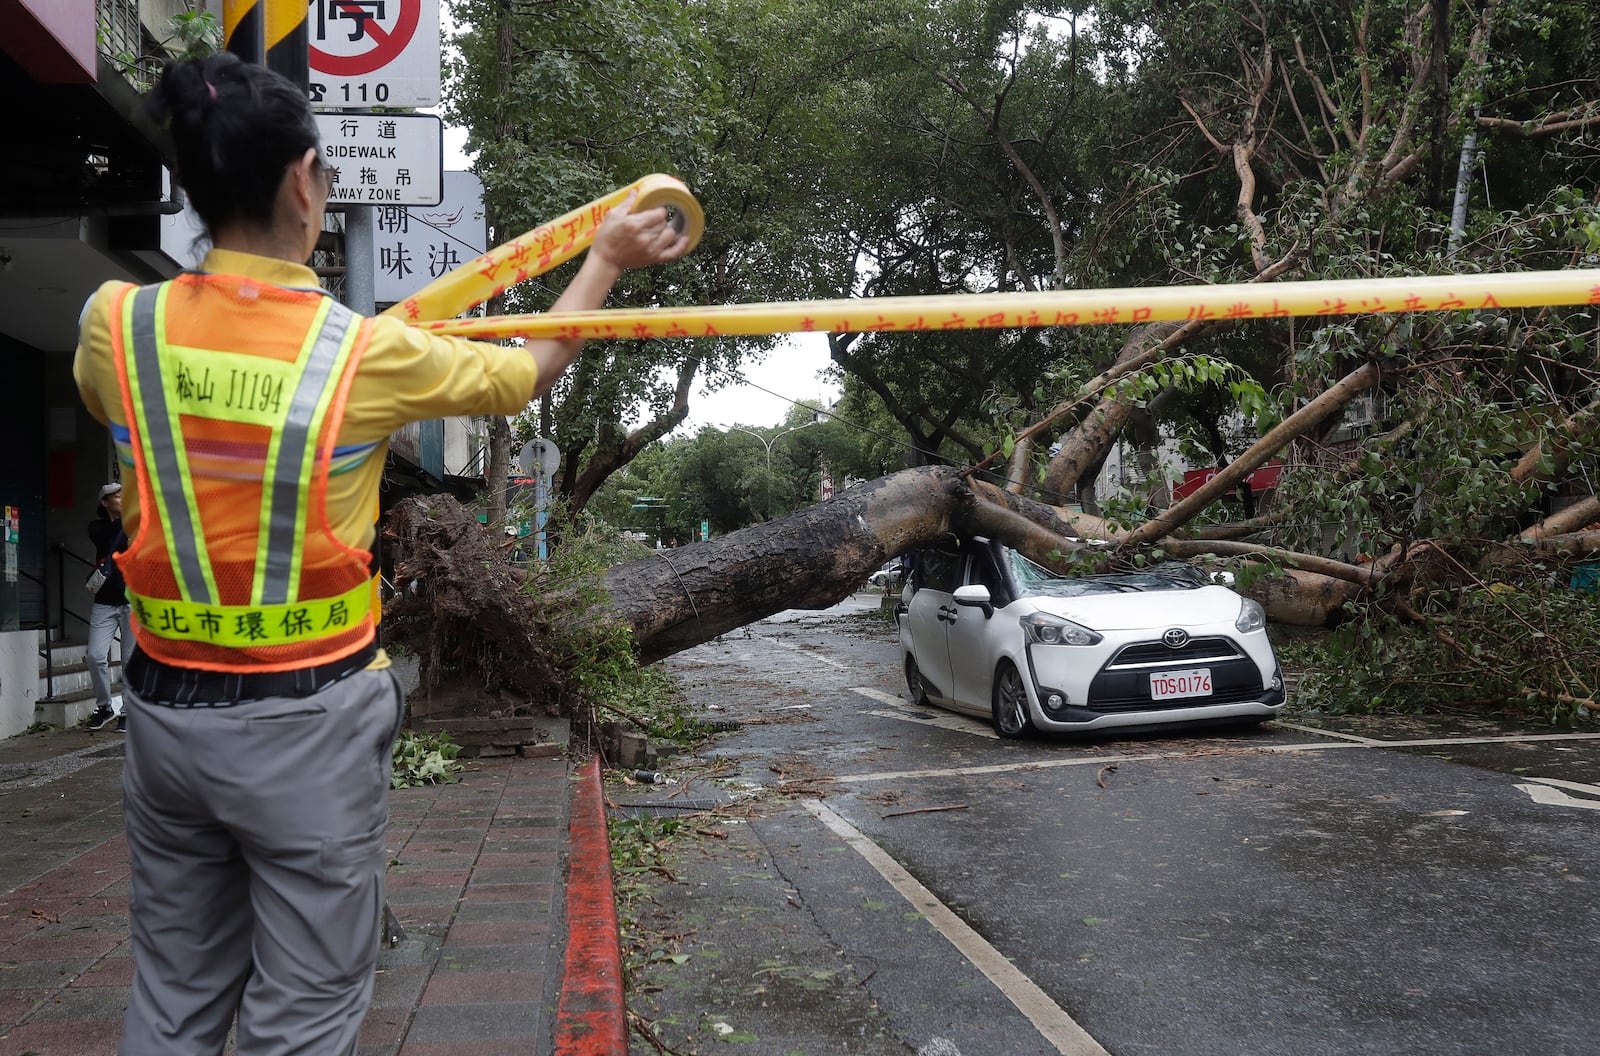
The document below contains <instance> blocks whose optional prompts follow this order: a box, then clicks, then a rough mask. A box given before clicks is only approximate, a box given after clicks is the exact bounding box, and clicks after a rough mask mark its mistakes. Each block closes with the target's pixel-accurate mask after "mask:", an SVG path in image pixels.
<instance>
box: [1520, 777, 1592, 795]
mask: <svg viewBox="0 0 1600 1056" xmlns="http://www.w3.org/2000/svg"><path fill="white" fill-rule="evenodd" d="M1527 780H1529V781H1537V782H1539V784H1541V785H1554V786H1556V787H1557V788H1570V789H1572V790H1573V791H1574V792H1587V793H1589V795H1591V796H1600V785H1586V784H1584V783H1583V782H1581V781H1563V780H1561V779H1560V778H1559V777H1530V778H1528V779H1527Z"/></svg>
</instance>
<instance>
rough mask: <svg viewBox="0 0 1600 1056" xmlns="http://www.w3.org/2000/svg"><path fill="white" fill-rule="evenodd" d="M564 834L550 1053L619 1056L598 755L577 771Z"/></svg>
mask: <svg viewBox="0 0 1600 1056" xmlns="http://www.w3.org/2000/svg"><path fill="white" fill-rule="evenodd" d="M569 831H570V833H571V848H572V854H571V858H570V859H569V861H570V865H569V867H568V871H567V958H566V965H565V967H564V968H563V970H562V975H561V999H560V1001H559V1002H558V1004H557V1006H556V1047H555V1056H625V1054H626V1053H627V1051H628V1014H627V1008H626V1006H625V1005H624V1004H623V1001H622V947H621V944H620V940H619V939H618V937H617V905H616V900H615V897H614V895H613V893H612V889H611V843H610V841H609V839H608V838H607V835H606V808H605V799H604V797H603V796H602V795H601V792H600V759H599V757H598V756H596V757H594V758H591V759H590V760H589V762H588V763H587V764H586V765H585V766H584V767H583V769H582V770H581V771H580V772H579V775H578V783H577V786H576V788H575V789H574V792H573V797H572V820H571V822H570V824H569Z"/></svg>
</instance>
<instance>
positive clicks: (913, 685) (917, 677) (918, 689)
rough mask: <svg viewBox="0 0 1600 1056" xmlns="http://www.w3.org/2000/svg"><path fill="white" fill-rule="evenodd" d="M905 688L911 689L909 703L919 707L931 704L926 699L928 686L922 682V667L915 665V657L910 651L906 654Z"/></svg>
mask: <svg viewBox="0 0 1600 1056" xmlns="http://www.w3.org/2000/svg"><path fill="white" fill-rule="evenodd" d="M906 689H908V690H910V691H911V703H913V704H915V705H916V706H917V707H919V708H926V707H929V706H931V702H930V701H929V700H928V687H927V686H925V685H923V684H922V669H921V668H919V667H918V666H917V661H916V658H915V657H913V656H912V655H911V654H910V653H907V654H906Z"/></svg>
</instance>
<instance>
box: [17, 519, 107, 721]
mask: <svg viewBox="0 0 1600 1056" xmlns="http://www.w3.org/2000/svg"><path fill="white" fill-rule="evenodd" d="M51 550H53V551H54V553H55V558H56V606H57V617H56V640H58V641H65V640H66V637H67V617H69V616H70V617H72V618H73V619H75V620H77V621H78V622H79V623H81V624H83V625H84V627H85V628H87V627H88V626H89V617H87V616H84V615H81V614H79V613H77V612H74V611H73V610H72V609H70V608H68V606H67V558H69V557H70V558H72V560H74V561H76V562H78V563H79V564H80V565H82V566H83V567H84V568H85V569H86V570H87V569H93V568H94V562H93V561H90V560H89V559H88V558H85V557H80V556H78V555H77V554H75V553H73V552H72V551H71V550H69V549H68V548H67V547H65V546H63V545H61V544H60V543H56V544H55V545H54V546H53V547H51ZM22 574H23V575H24V576H28V578H29V579H31V580H33V581H34V582H35V583H38V584H39V586H40V587H42V588H44V589H45V590H46V591H48V590H49V589H50V588H49V587H48V586H47V585H46V584H45V583H44V582H43V581H42V580H40V579H38V578H37V577H35V576H29V575H28V573H26V572H24V573H22ZM83 575H84V578H86V579H87V578H88V575H89V573H88V572H87V571H85V572H84V573H83ZM50 645H51V641H50V631H49V623H48V621H46V626H45V641H44V644H42V645H41V646H40V647H39V655H40V656H41V657H43V658H44V699H46V700H54V699H55V695H56V667H55V654H54V652H53V651H52V650H51V648H50Z"/></svg>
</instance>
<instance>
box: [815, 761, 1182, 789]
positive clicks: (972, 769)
mask: <svg viewBox="0 0 1600 1056" xmlns="http://www.w3.org/2000/svg"><path fill="white" fill-rule="evenodd" d="M1165 758H1169V757H1168V756H1164V755H1094V756H1088V757H1081V756H1074V757H1073V758H1070V759H1039V760H1035V761H1034V762H1031V763H995V764H993V765H990V766H952V767H949V768H948V769H943V770H896V771H892V772H889V773H883V772H879V773H872V774H840V775H838V776H837V777H835V778H834V779H833V780H835V781H838V782H839V783H841V784H844V783H847V782H848V783H851V784H860V783H864V782H869V781H901V780H910V779H921V778H928V777H970V776H972V775H975V774H1008V773H1011V772H1013V771H1016V770H1054V769H1055V768H1057V767H1061V766H1105V765H1106V764H1107V763H1134V762H1146V761H1149V760H1151V759H1165Z"/></svg>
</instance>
